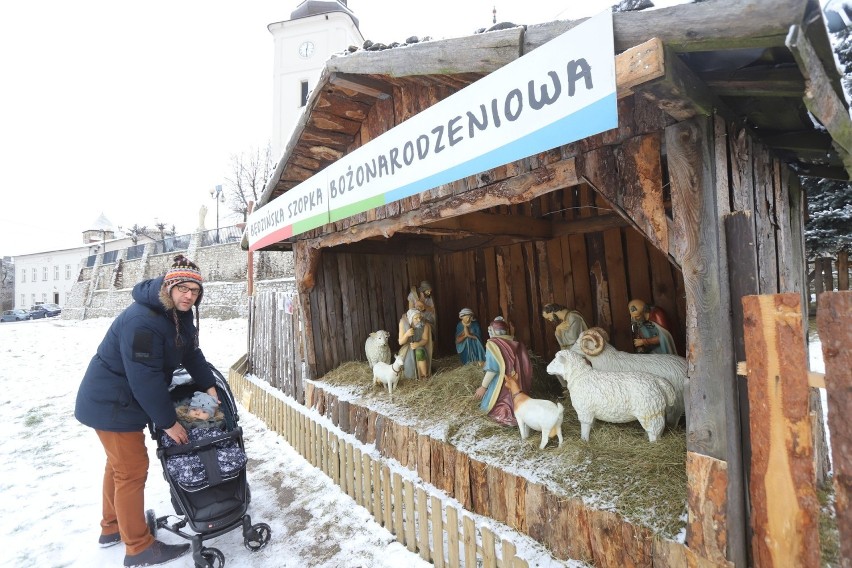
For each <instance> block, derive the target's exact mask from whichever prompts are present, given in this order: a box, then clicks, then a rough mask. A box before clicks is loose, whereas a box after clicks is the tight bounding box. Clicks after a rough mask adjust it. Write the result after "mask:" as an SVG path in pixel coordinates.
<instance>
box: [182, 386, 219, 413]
mask: <svg viewBox="0 0 852 568" xmlns="http://www.w3.org/2000/svg"><path fill="white" fill-rule="evenodd" d="M189 407H190V408H196V409H198V410H203V411H204V412H206V413H207V414H209V415H210V417H211V418H212V417H213V415H214V414H216V410H218V408H219V403H218V402H216V399H215V398H213V397H212V396H210V395H209V394H207V393H206V392H201V391H196V392H195V393H194V394H193V395H192V400H190V401H189Z"/></svg>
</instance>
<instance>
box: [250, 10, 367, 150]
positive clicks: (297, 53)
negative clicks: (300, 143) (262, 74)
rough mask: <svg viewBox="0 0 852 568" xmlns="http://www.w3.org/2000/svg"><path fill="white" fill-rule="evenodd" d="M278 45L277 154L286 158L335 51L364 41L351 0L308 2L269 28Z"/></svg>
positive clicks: (274, 134)
mask: <svg viewBox="0 0 852 568" xmlns="http://www.w3.org/2000/svg"><path fill="white" fill-rule="evenodd" d="M267 29H268V30H269V32H270V33H271V34H272V37H273V40H274V45H275V57H274V79H273V88H272V92H273V95H272V96H273V110H272V120H273V123H272V156H273V159H275V160H277V159H278V158H280V157H281V153H282V152H283V151H284V147H285V146H286V145H287V142H288V141H289V140H290V135H291V133H292V130H293V127H294V126H295V124H296V121H297V120H298V118H299V116H301V114H302V111H303V110H304V107H305V103H306V102H307V100H308V96H309V95H310V92H311V90H312V89H313V88H314V86H316V83H317V80H318V79H319V74H320V71H321V70H322V69H323V67H324V65H325V62H326V61H327V60H328V58H329V57H330V56H331V55H332V54H334V53H340V52H342V51H344V50H345V49H346V48H347V47H349V46H350V45H356V46H359V47H360V46H361V45H362V44H363V43H364V38H363V36H362V35H361V31H360V30H359V29H358V18H356V17H355V14H353V13H352V11H351V10H350V9H349V8H348V7H347V6H346V0H305V1H304V2H302V3H301V4H299V5H298V6H297V7H296V9H295V10H293V12H292V13H291V14H290V19H289V20H285V21H283V22H277V23H274V24H269V26H267Z"/></svg>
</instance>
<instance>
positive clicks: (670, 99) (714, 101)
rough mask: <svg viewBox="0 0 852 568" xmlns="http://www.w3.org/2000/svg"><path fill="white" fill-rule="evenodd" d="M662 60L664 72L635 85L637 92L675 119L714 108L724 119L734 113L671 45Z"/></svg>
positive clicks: (732, 116) (729, 117) (703, 112)
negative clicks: (658, 76)
mask: <svg viewBox="0 0 852 568" xmlns="http://www.w3.org/2000/svg"><path fill="white" fill-rule="evenodd" d="M696 5H697V4H696ZM664 64H665V68H666V72H665V74H664V75H663V76H661V77H660V78H659V79H655V80H653V81H649V82H647V83H644V84H642V85H641V86H637V87H636V89H635V91H636V93H637V94H638V95H640V96H642V97H645V98H646V99H648V100H651V101H654V102H655V103H656V104H657V105H658V106H659V107H660V108H661V109H662V110H664V111H665V112H666V113H668V114H669V116H671V117H672V118H674V119H675V120H678V121H681V120H687V119H689V118H692V117H694V116H710V115H711V114H713V113H714V112H717V113H719V114H720V115H722V116H723V117H725V118H727V119H732V118H734V117H735V116H736V115H735V113H734V112H733V111H732V110H731V109H730V108H728V106H727V105H726V104H725V103H723V102H722V99H720V98H719V97H718V96H717V95H716V94H714V93H713V92H712V91H710V89H709V88H708V87H707V85H706V84H705V83H704V82H703V81H702V80H701V79H699V78H698V76H697V75H696V74H695V73H693V71H692V70H691V69H690V68H689V67H687V65H686V64H685V63H684V62H683V61H682V60H681V59H680V58H679V57H678V56H677V54H676V53H675V52H674V50H672V49H671V48H670V47H666V49H665V53H664Z"/></svg>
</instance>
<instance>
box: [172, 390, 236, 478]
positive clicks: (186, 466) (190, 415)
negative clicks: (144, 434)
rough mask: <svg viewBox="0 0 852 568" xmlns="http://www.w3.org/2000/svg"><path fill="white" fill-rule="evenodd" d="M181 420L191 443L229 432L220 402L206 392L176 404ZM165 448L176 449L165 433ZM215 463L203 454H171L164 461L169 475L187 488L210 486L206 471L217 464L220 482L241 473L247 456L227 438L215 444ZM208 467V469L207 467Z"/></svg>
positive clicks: (232, 440) (194, 394)
mask: <svg viewBox="0 0 852 568" xmlns="http://www.w3.org/2000/svg"><path fill="white" fill-rule="evenodd" d="M175 411H176V413H177V418H178V421H179V422H180V423H181V425H182V426H183V427H184V428H185V429H186V432H187V435H188V436H189V444H187V445H190V444H192V443H193V442H198V441H201V440H204V439H208V438H215V437H217V436H221V435H223V434H224V433H225V432H226V427H225V415H224V414H223V413H222V411H221V410H219V403H218V401H217V400H216V399H215V398H214V397H212V396H210V395H209V394H207V393H205V392H198V391H196V392H195V393H193V395H192V398H191V399H189V400H186V399H184V400H181V401H177V402H176V405H175ZM160 441H161V444H162V447H163V448H170V447H173V446H177V443H176V442H175V441H174V440H172V439H171V437H169V436H168V435H167V434H166V433H163V434H162V437H161V439H160ZM214 447H215V449H216V460H215V462H213V463H206V464H205V462H210V460H209V458H208V459H204V458H207V454H206V453H203V452H195V451H189V452H187V453H175V454H173V455H168V457H167V458H166V460H165V463H166V469H167V470H168V473H169V476H170V477H171V478H172V479H173V480H174V481H176V482H177V483H179V484H180V485H181V486H182V487H184V488H194V487H202V486H204V485H205V484H207V483H208V481H209V477H208V471H207V468H210V467H212V468H215V467H216V463H218V468H219V472H221V475H220V476H216V475H214V477H219V478H220V479H227V478H228V477H230V476H232V475H234V474H236V473H238V472H239V471H240V470H241V469H242V468H243V467H244V466H245V465H246V461H247V458H246V454H245V452H244V451H243V450H242V449H241V448H240V446H239V444H238V442H237V441H236V440H235V439H233V438H227V439H224V440H222V441H219V442H216V443H215V444H214ZM205 465H206V467H205Z"/></svg>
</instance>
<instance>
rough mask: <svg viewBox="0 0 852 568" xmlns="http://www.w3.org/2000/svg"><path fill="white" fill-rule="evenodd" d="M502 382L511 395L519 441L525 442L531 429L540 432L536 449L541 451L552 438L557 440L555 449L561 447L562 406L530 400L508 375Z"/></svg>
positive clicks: (516, 382) (542, 400)
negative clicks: (539, 441)
mask: <svg viewBox="0 0 852 568" xmlns="http://www.w3.org/2000/svg"><path fill="white" fill-rule="evenodd" d="M503 381H504V382H505V383H506V388H508V389H509V392H511V393H512V402H513V403H514V405H515V419H516V420H517V421H518V431H519V432H520V433H521V440H526V439H527V437H528V436H529V435H530V429H532V430H536V431H538V432H541V444H539V446H538V449H540V450H543V449H544V447H545V446H546V445H547V442H548V440H550V439H551V438H553V437H554V436H555V437H556V438H558V439H559V444H558V446H557V447H560V446H562V417H563V415H564V413H565V409H564V408H563V407H562V405H561V404H560V403H558V402H557V403H553V402H550V401H549V400H544V399H540V398H530V397H529V396H528V395H526V394H525V393H522V392H521V387H520V385H519V384H518V381H517V379H515V378H514V377H512V376H510V375H506V378H505V379H503Z"/></svg>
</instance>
